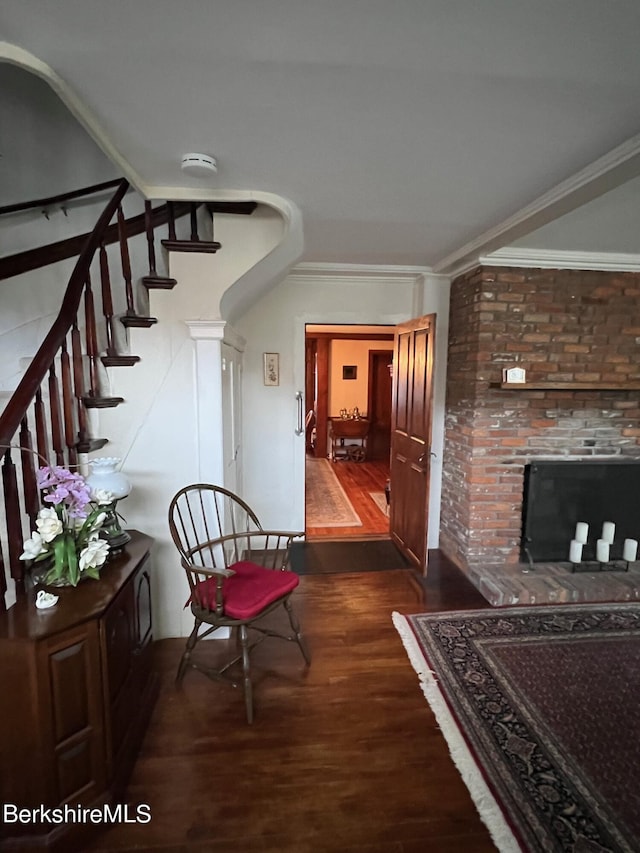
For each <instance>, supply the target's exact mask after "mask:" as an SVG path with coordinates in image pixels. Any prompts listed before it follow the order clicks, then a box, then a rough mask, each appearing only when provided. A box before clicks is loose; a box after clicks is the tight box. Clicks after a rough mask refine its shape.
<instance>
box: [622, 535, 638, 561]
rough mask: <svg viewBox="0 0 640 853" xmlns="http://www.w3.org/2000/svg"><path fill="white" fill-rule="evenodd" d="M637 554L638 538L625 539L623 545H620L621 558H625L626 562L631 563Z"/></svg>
mask: <svg viewBox="0 0 640 853" xmlns="http://www.w3.org/2000/svg"><path fill="white" fill-rule="evenodd" d="M637 556H638V540H637V539H625V540H624V545H623V546H622V559H623V560H626V561H627V562H628V563H633V561H634V560H635V558H636V557H637Z"/></svg>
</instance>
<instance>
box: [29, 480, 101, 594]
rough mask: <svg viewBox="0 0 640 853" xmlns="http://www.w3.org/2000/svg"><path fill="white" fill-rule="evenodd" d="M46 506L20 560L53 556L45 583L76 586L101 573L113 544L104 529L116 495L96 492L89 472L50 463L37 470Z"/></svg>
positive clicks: (43, 579) (39, 559)
mask: <svg viewBox="0 0 640 853" xmlns="http://www.w3.org/2000/svg"><path fill="white" fill-rule="evenodd" d="M37 482H38V487H39V488H40V490H41V491H42V493H43V502H44V503H45V504H49V506H45V507H43V509H41V510H40V512H39V513H38V517H37V519H36V530H35V531H33V532H32V533H31V538H30V539H27V540H26V542H25V543H24V544H23V548H24V551H23V553H22V554H21V555H20V559H21V560H32V561H33V562H34V563H39V562H42V561H43V560H47V559H49V560H50V561H51V563H52V567H51V568H50V569H49V570H48V571H47V572H46V574H45V575H44V576H43V578H42V582H43V583H45V584H56V585H60V586H61V585H70V586H77V584H78V582H79V581H80V580H81V579H82V578H83V577H89V578H95V579H96V580H97V579H98V577H99V571H100V568H101V566H103V565H104V562H105V560H106V559H107V555H108V553H109V544H108V543H107V542H105V540H104V539H100V537H99V533H100V529H101V528H102V525H103V523H104V520H105V518H106V512H105V510H104V507H106V506H107V505H108V504H111V503H112V502H113V495H112V494H111V493H110V492H107V491H104V490H96V491H94V492H91V490H90V488H89V486H88V485H87V482H86V481H85V479H84V477H82V476H81V475H80V474H74V473H72V472H71V471H69V470H67V469H66V468H62V467H60V466H54V467H50V466H45V467H43V468H40V469H39V470H38V473H37Z"/></svg>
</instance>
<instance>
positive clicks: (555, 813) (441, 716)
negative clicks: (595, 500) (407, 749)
mask: <svg viewBox="0 0 640 853" xmlns="http://www.w3.org/2000/svg"><path fill="white" fill-rule="evenodd" d="M393 621H394V624H395V626H396V628H397V629H398V632H399V634H400V636H401V637H402V640H403V643H404V645H405V648H406V650H407V653H408V655H409V659H410V661H411V663H412V665H413V667H414V669H415V670H416V672H417V673H418V676H419V678H420V681H421V683H422V689H423V691H424V693H425V696H426V697H427V700H428V702H429V704H430V705H431V708H432V710H433V712H434V714H435V716H436V719H437V721H438V724H439V726H440V728H441V729H442V732H443V734H444V735H445V737H446V739H447V743H448V745H449V749H450V752H451V755H452V758H453V760H454V762H455V764H456V766H457V768H458V770H459V771H460V774H461V775H462V777H463V779H464V781H465V783H466V785H467V787H468V788H469V791H470V793H471V796H472V797H473V799H474V802H475V804H476V807H477V809H478V811H479V813H480V816H481V817H482V819H483V820H484V822H485V823H486V824H487V827H488V828H489V831H490V832H491V835H492V838H493V840H494V842H495V844H496V846H497V847H498V849H499V850H501V851H521V850H522V851H527V853H529V851H530V852H531V853H534V851H535V853H552V851H572V853H605V851H607V853H613V851H616V853H619V851H627V852H628V853H633V851H637V850H638V849H640V848H639V847H638V844H639V839H640V795H639V794H638V791H639V790H640V710H639V709H640V702H639V700H640V605H638V604H609V605H603V604H599V605H595V604H592V605H579V604H574V605H570V606H562V605H555V606H553V607H518V608H515V607H514V608H506V609H503V610H499V611H496V610H477V611H465V612H453V613H445V614H420V615H416V616H406V617H405V616H401V615H400V614H398V613H394V614H393Z"/></svg>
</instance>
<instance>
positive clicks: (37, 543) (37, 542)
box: [20, 530, 47, 560]
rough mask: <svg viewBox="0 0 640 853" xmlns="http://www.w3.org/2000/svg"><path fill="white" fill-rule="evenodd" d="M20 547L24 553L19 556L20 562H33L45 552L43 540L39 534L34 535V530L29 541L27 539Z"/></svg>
mask: <svg viewBox="0 0 640 853" xmlns="http://www.w3.org/2000/svg"><path fill="white" fill-rule="evenodd" d="M22 547H23V548H24V551H23V552H22V554H20V559H21V560H35V558H36V557H38V556H39V555H40V554H42V553H44V551H46V550H47V549H46V548H45V547H44V540H43V538H42V536H40V534H39V533H36V532H35V530H34V531H33V533H32V534H31V539H27V540H26V542H25V543H24V545H23V546H22Z"/></svg>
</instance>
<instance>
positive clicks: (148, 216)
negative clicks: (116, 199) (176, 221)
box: [142, 201, 177, 290]
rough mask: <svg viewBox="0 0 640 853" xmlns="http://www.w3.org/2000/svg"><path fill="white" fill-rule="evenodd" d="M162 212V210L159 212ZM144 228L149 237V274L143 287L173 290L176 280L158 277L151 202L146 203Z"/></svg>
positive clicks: (145, 277)
mask: <svg viewBox="0 0 640 853" xmlns="http://www.w3.org/2000/svg"><path fill="white" fill-rule="evenodd" d="M158 212H161V209H159V210H158ZM144 227H145V232H146V235H147V251H148V255H149V274H148V275H145V276H144V277H143V279H142V283H143V285H144V286H145V287H146V288H147V289H148V290H150V289H152V288H154V289H156V290H171V289H172V288H174V287H175V285H176V284H177V281H176V280H175V278H170V277H169V276H166V275H158V271H157V269H156V247H155V228H154V224H153V210H152V209H151V202H150V201H145V203H144Z"/></svg>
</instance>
